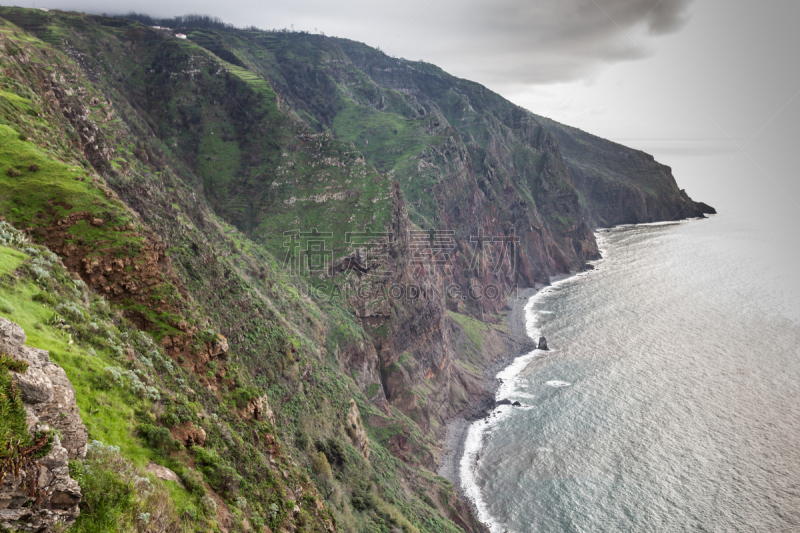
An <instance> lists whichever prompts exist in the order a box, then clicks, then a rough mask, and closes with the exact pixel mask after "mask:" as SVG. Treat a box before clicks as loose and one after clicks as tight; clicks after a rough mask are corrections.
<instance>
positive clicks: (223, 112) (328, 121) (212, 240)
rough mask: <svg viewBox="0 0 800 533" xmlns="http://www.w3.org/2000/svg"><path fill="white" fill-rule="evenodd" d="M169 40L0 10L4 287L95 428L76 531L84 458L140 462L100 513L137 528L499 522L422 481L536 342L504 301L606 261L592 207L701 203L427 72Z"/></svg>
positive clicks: (132, 25) (94, 494)
mask: <svg viewBox="0 0 800 533" xmlns="http://www.w3.org/2000/svg"><path fill="white" fill-rule="evenodd" d="M182 31H183V33H186V34H188V36H189V39H187V40H179V39H175V38H174V37H173V36H172V32H165V31H161V30H157V29H154V28H150V27H147V26H144V25H142V24H140V23H138V22H135V21H131V20H125V19H120V18H109V17H100V16H91V15H85V14H81V13H66V12H58V11H52V12H42V11H35V10H27V9H19V8H0V63H1V64H2V67H3V68H2V70H0V138H2V140H3V143H2V146H0V169H1V170H3V172H2V173H0V186H1V187H2V191H3V193H2V194H0V217H3V218H2V219H4V220H6V221H7V222H9V223H11V224H13V226H15V227H17V228H19V229H22V230H23V231H24V236H22V237H19V236H20V235H23V234H22V233H19V232H17V231H16V230H14V229H13V228H11V227H10V226H9V225H8V224H6V223H5V222H0V230H2V232H5V233H4V234H5V235H7V236H8V237H7V239H6V240H5V241H3V240H0V246H5V248H0V250H2V251H4V253H5V254H6V256H7V257H13V260H12V259H9V260H8V264H9V265H10V266H8V267H7V268H6V267H3V268H4V270H0V276H4V277H2V280H3V283H0V298H5V299H6V300H8V301H9V302H14V305H11V304H9V309H11V312H9V313H7V314H8V315H9V318H11V319H12V320H15V321H16V322H19V323H20V324H22V325H23V326H24V327H25V328H26V331H28V332H29V335H33V333H30V332H31V331H35V332H36V336H37V342H38V343H39V344H37V345H36V346H37V348H42V349H48V350H50V353H51V357H52V358H53V359H54V360H56V362H58V363H59V364H63V367H64V369H65V371H66V372H67V376H68V377H69V379H70V380H71V381H72V383H73V384H75V388H76V399H77V402H78V405H79V406H81V412H82V413H84V415H85V416H84V422H85V424H86V426H87V428H88V431H89V434H90V438H91V439H92V440H98V441H102V442H103V443H104V444H98V445H97V446H95V447H94V448H93V449H94V450H96V451H95V452H92V453H91V454H90V455H89V456H87V459H85V460H84V461H82V462H81V461H78V462H76V463H74V465H75V468H76V469H78V470H77V471H78V472H79V475H78V476H77V479H78V480H79V481H80V482H82V483H83V484H84V485H86V487H88V488H87V489H85V490H83V496H84V504H83V505H84V512H83V514H82V515H81V516H82V517H81V518H79V519H78V525H79V526H80V527H89V526H88V525H86V524H89V523H90V521H92V520H96V519H97V518H98V515H97V513H98V512H99V511H97V510H96V509H94V510H91V511H89V512H87V511H88V510H90V509H92V506H91V502H92V501H96V500H93V499H92V498H98V497H99V495H100V493H101V492H102V490H101V487H103V485H102V483H101V482H100V480H99V479H100V475H99V474H97V473H96V472H116V473H115V474H113V475H111V474H109V476H108V477H107V478H103V479H106V480H108V479H112V478H114V477H115V476H117V477H118V476H119V475H120V474H119V472H122V471H131V472H137V474H136V479H138V478H139V477H141V478H142V479H145V478H146V479H149V480H150V481H149V482H151V483H152V484H153V487H154V488H153V490H152V491H148V490H146V484H144V482H138V481H135V479H134V480H133V481H131V483H132V485H128V489H126V490H128V491H129V492H127V493H126V494H128V495H130V498H128V499H125V498H122V497H120V498H119V499H118V500H115V501H113V502H111V504H110V505H112V507H113V509H115V510H116V511H115V512H119V514H120V516H122V517H124V518H123V519H122V520H123V522H124V523H125V524H128V526H126V527H131V528H132V527H136V528H139V529H142V528H145V529H146V524H144V523H143V522H142V521H141V520H140V519H139V518H137V517H138V516H139V515H142V516H144V515H147V516H148V517H149V518H148V520H158V521H160V522H159V523H163V524H168V525H169V527H173V528H175V530H187V529H191V528H194V529H211V528H218V529H219V530H221V531H248V530H252V529H255V530H261V531H304V530H331V531H332V530H343V531H362V530H391V529H392V528H395V529H397V528H399V529H401V530H403V531H459V530H464V531H483V530H484V528H483V526H482V525H481V524H479V523H478V522H477V521H476V519H475V518H474V516H473V515H472V513H471V512H470V511H469V509H468V507H467V506H466V505H465V504H464V502H463V501H461V500H460V499H459V497H458V496H457V494H456V491H455V490H454V488H453V487H452V485H451V484H450V483H448V482H447V481H446V480H444V479H442V478H440V477H438V476H435V475H434V474H433V473H432V470H433V468H434V466H435V464H436V462H437V459H438V457H439V454H440V452H441V448H440V445H439V441H440V439H441V438H442V437H443V433H444V425H445V422H446V421H447V420H448V419H450V418H452V417H453V416H456V415H458V414H464V413H468V412H477V411H479V409H480V404H481V403H482V402H483V403H486V402H491V397H490V395H489V394H488V393H487V392H486V389H485V387H484V385H485V378H486V376H485V374H486V373H487V372H488V369H489V368H490V367H491V365H492V364H493V363H494V362H497V361H499V360H502V359H503V358H504V357H507V356H509V355H511V354H516V353H519V352H521V351H523V350H525V349H527V347H528V344H527V341H526V340H522V339H519V338H517V337H516V336H515V335H513V334H512V333H511V332H510V331H509V330H508V327H507V325H506V324H505V320H506V318H505V314H506V313H507V312H508V306H507V303H506V302H507V298H508V297H511V296H513V295H514V294H515V288H520V289H521V288H524V287H529V286H533V284H534V283H548V282H549V279H550V276H552V275H554V274H559V273H565V272H568V271H570V270H575V269H578V268H581V267H582V266H583V265H584V264H585V262H586V261H587V260H589V259H593V258H596V257H597V254H598V252H597V246H596V243H595V241H594V236H593V234H592V231H591V228H593V227H595V226H597V225H606V224H607V223H608V224H613V223H619V222H623V221H628V220H633V219H634V218H635V219H636V220H637V221H645V220H647V221H649V220H651V219H653V220H655V219H658V218H659V217H660V218H662V219H671V218H674V217H672V216H671V215H669V213H671V212H672V210H673V208H674V209H675V211H676V212H678V210H679V209H681V208H683V211H680V212H678V214H677V215H675V217H678V218H680V217H684V216H696V215H697V214H698V213H699V212H700V211H702V210H703V209H705V208H704V207H703V205H702V204H695V203H694V202H692V201H691V200H690V199H688V197H686V196H685V194H684V193H681V192H680V191H679V190H678V189H677V186H676V185H675V181H674V179H673V178H672V176H671V174H670V173H669V172H668V171H666V170H664V168H665V167H664V168H662V167H661V166H659V165H658V164H657V163H655V162H653V161H652V158H651V159H650V160H649V161H648V159H647V156H646V155H645V154H641V153H638V152H634V151H630V150H628V149H623V148H622V147H618V145H611V144H607V141H602V140H601V139H596V138H593V137H591V136H587V134H582V133H581V132H577V130H575V131H573V130H571V129H566V127H562V126H560V125H557V124H555V123H551V122H549V121H547V120H545V119H542V118H540V117H536V116H535V115H533V114H531V113H530V112H528V111H526V110H523V109H521V108H519V107H517V106H515V105H513V104H511V103H510V102H508V101H506V100H504V99H503V98H502V97H500V96H499V95H497V94H495V93H493V92H491V91H489V90H488V89H486V88H485V87H482V86H480V85H478V84H475V83H471V82H468V81H465V80H460V79H457V78H454V77H452V76H450V75H448V74H447V73H445V72H443V71H442V70H441V69H438V68H437V67H435V66H433V65H430V64H427V63H423V62H411V61H406V60H401V59H396V58H390V57H388V56H386V55H384V54H382V53H381V52H379V51H378V50H375V49H372V48H369V47H367V46H366V45H363V44H360V43H355V42H353V41H348V40H344V39H333V38H326V37H323V36H318V35H308V34H302V33H289V32H261V31H249V30H248V31H245V30H236V29H232V28H225V27H218V28H214V27H206V28H199V27H186V28H184V29H183V30H182ZM578 141H580V142H582V143H586V144H587V145H591V146H590V149H587V150H583V149H580V148H576V147H575V146H573V145H575V144H577V143H578ZM570 143H572V144H570ZM631 154H633V155H631ZM629 160H630V161H633V163H631V162H630V161H629ZM626 161H628V162H627V163H626ZM0 236H1V235H0ZM20 239H21V240H20ZM43 247H47V249H49V250H50V251H52V252H54V254H57V257H56V255H53V254H51V253H50V252H47V251H46V250H45V249H44V248H43ZM4 257H5V256H4ZM3 264H4V263H2V262H0V265H3ZM34 298H35V299H36V300H35V302H36V304H35V306H29V305H28V304H29V303H30V302H32V301H33V299H34ZM40 302H41V303H42V307H39V303H40ZM0 304H2V301H0ZM37 324H38V328H39V329H37ZM31 328H33V329H31ZM476 406H478V407H476ZM112 421H113V423H112ZM109 446H111V448H109ZM114 446H118V447H119V449H116V448H114ZM128 464H130V465H131V466H130V469H129V470H125V469H126V468H128V467H127V466H126V467H124V468H123V467H121V466H119V465H128ZM79 465H84V466H85V465H90V466H91V465H93V466H91V467H87V468H84V466H79ZM146 467H147V468H148V470H147V471H150V472H160V473H161V474H162V476H163V479H162V478H160V477H153V476H151V475H150V474H147V473H145V472H146V471H145V470H144V469H145V468H146ZM169 472H172V474H170V473H169ZM176 480H177V481H176ZM131 487H133V488H131ZM136 487H139V488H136ZM159 491H160V492H159ZM167 492H169V494H171V495H172V497H171V498H167V501H169V502H174V504H173V503H170V504H169V505H166V506H160V505H159V504H158V501H161V500H159V499H158V498H156V496H154V495H156V494H162V495H163V494H165V493H167ZM162 500H163V499H162ZM130 501H133V502H135V503H134V504H131V505H129V504H128V503H125V502H130ZM87 502H88V503H87ZM143 513H144V514H143ZM178 516H180V517H184V518H182V519H181V520H178V518H177V517H178ZM156 517H158V518H156ZM122 527H123V526H120V528H122ZM370 528H371V529H370Z"/></svg>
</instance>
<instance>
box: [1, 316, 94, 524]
mask: <svg viewBox="0 0 800 533" xmlns="http://www.w3.org/2000/svg"><path fill="white" fill-rule="evenodd" d="M25 339H26V337H25V332H24V331H23V330H22V328H21V327H19V325H17V324H15V323H13V322H11V321H9V320H6V319H5V318H3V317H0V353H2V354H4V355H5V356H9V357H11V358H13V359H15V360H17V361H21V362H24V363H25V364H26V366H27V368H26V369H25V370H24V371H23V372H14V373H13V377H12V380H13V383H14V385H12V387H13V389H15V390H17V391H19V394H20V396H21V399H22V402H23V405H24V409H25V413H26V415H27V416H26V418H25V424H26V426H27V429H28V431H30V432H32V433H33V434H41V433H42V432H44V433H47V432H50V431H51V430H57V432H58V433H57V434H56V435H53V437H52V444H51V447H50V450H49V452H48V453H47V454H46V455H44V456H42V457H40V458H37V459H35V460H33V462H32V465H33V466H32V467H29V468H25V469H21V470H19V472H16V473H15V472H13V471H6V470H4V471H3V474H4V477H3V482H2V486H0V525H2V526H3V527H6V528H15V529H16V528H19V529H21V530H23V531H53V530H54V528H55V527H56V525H59V524H63V525H71V524H72V523H73V522H75V520H76V518H77V517H78V515H79V514H80V510H79V508H78V504H79V503H80V501H81V489H80V487H79V486H78V482H77V481H75V480H74V479H72V478H71V477H70V471H69V468H68V466H67V460H68V459H83V458H84V457H85V456H86V438H87V432H86V427H85V426H84V425H83V422H82V421H81V417H80V414H79V413H80V411H79V409H78V406H77V404H76V403H75V389H74V388H73V387H72V384H71V383H70V382H69V379H67V376H66V374H65V373H64V369H63V368H61V367H60V366H58V365H57V364H55V363H53V362H51V361H50V357H49V354H48V353H47V351H45V350H39V349H36V348H31V347H28V346H25ZM3 371H5V369H3ZM3 416H4V417H8V418H6V421H9V420H10V418H11V417H12V413H7V412H4V413H3ZM3 438H6V435H3ZM4 444H6V443H4ZM12 445H13V443H12ZM6 451H7V450H5V449H4V450H3V452H4V453H3V459H5V458H6V457H5V452H6ZM4 466H5V465H4ZM15 474H16V475H15ZM31 476H36V481H35V482H34V481H32V480H31V479H30V477H31Z"/></svg>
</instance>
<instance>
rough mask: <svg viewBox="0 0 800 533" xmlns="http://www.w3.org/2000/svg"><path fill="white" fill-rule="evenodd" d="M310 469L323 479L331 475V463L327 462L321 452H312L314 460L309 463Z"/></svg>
mask: <svg viewBox="0 0 800 533" xmlns="http://www.w3.org/2000/svg"><path fill="white" fill-rule="evenodd" d="M311 470H312V471H313V472H314V473H315V474H316V475H318V476H319V477H320V478H323V479H330V478H331V477H332V475H333V474H332V473H331V465H330V463H329V462H328V458H327V457H325V454H324V453H322V452H317V453H315V454H314V461H313V463H311Z"/></svg>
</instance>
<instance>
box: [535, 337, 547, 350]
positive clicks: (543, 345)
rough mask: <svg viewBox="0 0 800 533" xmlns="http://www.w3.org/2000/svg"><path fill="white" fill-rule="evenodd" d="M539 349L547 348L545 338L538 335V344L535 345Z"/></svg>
mask: <svg viewBox="0 0 800 533" xmlns="http://www.w3.org/2000/svg"><path fill="white" fill-rule="evenodd" d="M537 348H538V349H539V350H547V349H548V348H547V339H545V338H544V336H542V337H539V345H538V346H537Z"/></svg>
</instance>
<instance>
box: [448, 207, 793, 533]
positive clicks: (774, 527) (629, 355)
mask: <svg viewBox="0 0 800 533" xmlns="http://www.w3.org/2000/svg"><path fill="white" fill-rule="evenodd" d="M597 237H598V243H599V245H600V247H601V250H602V252H603V257H604V259H602V260H600V261H598V262H596V263H595V266H596V268H595V270H594V271H591V272H588V273H584V274H580V275H577V276H573V277H570V278H568V279H565V280H562V281H559V282H557V283H555V284H553V285H552V286H551V287H547V288H545V289H544V290H543V291H540V292H539V293H537V294H536V295H534V296H533V297H532V298H531V300H530V301H529V302H528V304H527V307H526V313H527V320H528V323H527V327H528V333H529V335H531V336H532V337H534V338H535V337H538V335H539V334H543V335H545V336H546V337H547V343H548V346H549V347H550V348H551V349H550V351H548V352H544V351H540V350H534V351H533V352H531V353H529V354H526V355H524V356H523V357H520V358H518V359H517V360H516V361H515V362H514V364H512V365H511V366H510V367H508V368H507V369H505V370H504V371H503V372H501V373H500V374H499V376H498V377H500V378H501V379H502V380H503V384H502V386H501V387H500V390H499V391H498V393H497V395H498V399H503V398H508V399H509V400H512V401H515V400H516V401H519V402H520V403H521V404H522V405H523V406H522V407H512V406H501V407H499V408H498V409H497V410H496V411H495V412H494V413H493V414H492V415H491V416H490V417H489V418H488V419H485V420H480V421H478V422H476V423H474V424H473V425H472V426H471V427H470V430H469V436H468V438H467V443H466V446H465V454H464V456H463V458H462V460H461V464H460V475H461V483H462V485H463V488H464V490H465V492H466V493H467V496H468V497H469V498H470V499H471V500H472V501H473V503H474V504H475V507H476V509H477V511H478V514H479V516H480V518H481V519H482V521H483V522H484V523H486V524H487V525H489V527H490V529H491V530H492V531H493V532H504V531H508V532H529V531H540V532H548V533H549V532H561V531H568V532H572V531H575V532H578V531H580V532H584V531H585V532H594V531H609V532H615V531H626V532H627V531H631V532H647V531H659V532H660V531H669V532H672V531H714V532H716V531H758V532H773V531H774V532H778V531H781V532H783V531H800V294H798V291H799V290H800V277H799V276H798V275H797V268H796V266H797V265H793V264H788V263H789V261H787V257H789V256H790V255H791V254H790V255H789V256H787V255H782V254H783V253H784V252H786V251H787V250H786V247H787V246H788V247H789V248H791V247H792V246H794V245H795V244H796V243H791V242H788V241H787V242H780V238H779V237H776V239H777V240H772V241H771V240H770V237H769V234H768V233H765V232H764V231H763V230H758V229H753V228H752V227H751V226H750V225H749V224H747V223H746V221H745V220H744V219H736V218H731V217H727V218H726V217H725V216H723V215H717V216H714V217H712V218H710V219H708V220H698V221H687V222H681V223H670V224H657V225H640V226H628V227H619V228H614V229H611V230H600V231H599V232H598V234H597ZM789 252H792V250H789Z"/></svg>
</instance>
